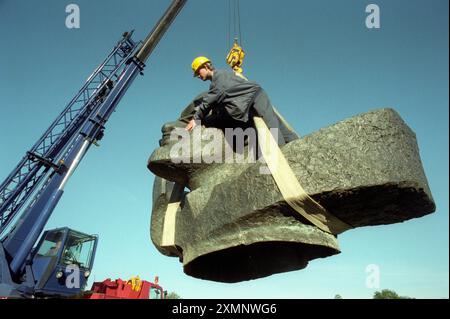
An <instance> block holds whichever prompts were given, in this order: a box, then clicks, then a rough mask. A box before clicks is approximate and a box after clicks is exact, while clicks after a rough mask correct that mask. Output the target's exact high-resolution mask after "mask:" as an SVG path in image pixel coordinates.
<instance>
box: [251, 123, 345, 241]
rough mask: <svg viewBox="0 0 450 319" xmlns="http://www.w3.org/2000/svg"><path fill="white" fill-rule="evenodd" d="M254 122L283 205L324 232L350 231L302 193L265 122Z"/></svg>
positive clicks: (338, 232)
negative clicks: (284, 202)
mask: <svg viewBox="0 0 450 319" xmlns="http://www.w3.org/2000/svg"><path fill="white" fill-rule="evenodd" d="M253 120H254V123H255V126H256V130H257V131H258V140H259V141H260V142H259V146H260V148H261V152H262V156H263V157H264V160H265V162H266V164H267V166H268V168H269V170H270V172H271V174H272V176H273V178H274V180H275V183H276V184H277V186H278V188H279V190H280V192H281V195H282V196H283V199H284V200H285V201H286V203H288V204H289V206H291V207H292V208H293V209H294V210H295V211H296V212H298V213H299V214H300V215H301V216H303V217H304V218H306V219H307V220H308V221H310V222H311V223H312V224H313V225H315V226H317V227H318V228H320V229H321V230H323V231H325V232H327V233H331V234H335V235H337V234H340V233H342V232H344V231H346V230H348V229H350V228H352V227H351V226H350V225H348V224H346V223H345V222H343V221H341V220H340V219H338V218H337V217H335V216H333V215H331V214H330V213H328V212H327V211H326V209H325V208H323V207H322V206H321V205H320V204H319V203H317V202H316V201H315V200H314V199H312V198H311V197H310V196H309V195H308V194H307V193H306V192H305V190H304V189H303V187H302V186H301V185H300V182H299V181H298V179H297V177H296V176H295V174H294V172H293V171H292V169H291V167H290V166H289V163H288V161H287V160H286V158H285V157H284V155H283V153H282V152H281V150H280V148H279V146H278V143H277V142H276V141H275V139H274V137H273V136H272V134H271V133H270V131H269V129H268V128H267V125H266V123H264V121H263V120H262V119H261V118H260V117H256V116H255V117H254V118H253Z"/></svg>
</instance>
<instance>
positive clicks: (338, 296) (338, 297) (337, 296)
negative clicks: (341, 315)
mask: <svg viewBox="0 0 450 319" xmlns="http://www.w3.org/2000/svg"><path fill="white" fill-rule="evenodd" d="M334 299H342V296H341V295H339V294H337V295H334Z"/></svg>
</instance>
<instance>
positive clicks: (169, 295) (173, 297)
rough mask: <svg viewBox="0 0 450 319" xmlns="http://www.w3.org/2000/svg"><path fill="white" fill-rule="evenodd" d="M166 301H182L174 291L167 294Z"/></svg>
mask: <svg viewBox="0 0 450 319" xmlns="http://www.w3.org/2000/svg"><path fill="white" fill-rule="evenodd" d="M166 299H181V297H180V296H179V295H178V294H177V293H176V292H174V291H172V292H170V293H168V294H167V296H166Z"/></svg>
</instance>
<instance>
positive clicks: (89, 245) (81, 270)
mask: <svg viewBox="0 0 450 319" xmlns="http://www.w3.org/2000/svg"><path fill="white" fill-rule="evenodd" d="M97 240H98V237H97V236H96V235H87V234H84V233H81V232H78V231H75V230H72V229H69V228H67V227H65V228H58V229H53V230H49V231H45V232H44V233H43V235H42V237H41V239H40V241H39V242H38V245H37V246H36V247H35V249H33V251H32V253H31V255H30V260H29V263H28V265H30V266H31V276H32V279H33V281H34V293H35V295H36V296H39V295H45V296H55V297H56V296H73V295H77V294H80V293H82V292H83V290H84V289H85V287H86V284H87V280H88V278H89V275H90V274H91V270H92V266H93V263H94V256H95V250H96V247H97ZM29 273H30V272H29V271H27V276H29V275H30V274H29ZM27 281H29V278H27Z"/></svg>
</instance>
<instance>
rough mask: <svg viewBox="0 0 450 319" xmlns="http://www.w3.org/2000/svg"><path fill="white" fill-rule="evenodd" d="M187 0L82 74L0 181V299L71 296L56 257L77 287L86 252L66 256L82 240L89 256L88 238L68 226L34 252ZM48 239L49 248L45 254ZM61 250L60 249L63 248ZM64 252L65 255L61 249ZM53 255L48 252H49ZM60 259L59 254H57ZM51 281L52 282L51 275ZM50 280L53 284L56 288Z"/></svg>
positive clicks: (50, 233)
mask: <svg viewBox="0 0 450 319" xmlns="http://www.w3.org/2000/svg"><path fill="white" fill-rule="evenodd" d="M186 1H187V0H173V1H172V3H171V5H170V6H169V8H168V9H167V10H166V12H165V13H164V15H163V16H162V17H161V18H160V20H159V21H158V23H157V24H156V26H155V27H154V29H153V30H152V31H151V32H150V34H149V35H148V36H147V38H146V39H145V41H144V42H134V41H133V40H132V33H133V32H130V33H128V32H127V33H125V34H124V35H123V37H122V38H121V39H120V41H119V42H118V44H117V45H116V46H115V47H114V48H113V50H112V51H111V52H110V54H109V55H108V56H107V58H106V59H105V60H104V61H103V62H102V63H101V64H100V66H99V67H98V68H97V69H96V70H95V71H94V72H93V73H92V74H91V76H89V78H88V80H87V81H86V83H85V84H84V85H83V87H82V88H81V89H80V91H79V92H78V93H77V94H76V95H75V97H74V98H73V99H72V100H71V101H70V102H69V104H68V105H67V107H66V108H65V109H64V111H63V112H62V113H61V114H60V115H59V116H58V117H57V119H56V120H55V121H54V122H53V123H52V125H51V126H50V127H49V129H48V130H47V131H46V132H45V133H44V134H43V136H42V137H41V138H40V139H39V140H38V141H37V143H36V144H35V145H34V146H33V147H32V148H31V149H30V151H28V152H27V153H26V155H25V157H24V158H23V159H22V160H21V162H20V163H19V164H18V165H17V166H16V168H15V169H14V170H13V171H12V172H11V174H10V175H9V176H8V177H7V178H6V180H5V181H4V182H3V183H2V184H1V185H0V235H1V236H3V237H2V239H1V242H0V296H5V295H6V296H29V295H35V294H36V293H39V294H42V295H73V294H77V293H79V289H78V290H76V289H75V290H73V289H72V290H70V289H69V290H68V288H67V287H66V286H67V285H66V286H64V285H61V280H60V279H61V278H63V277H64V274H63V273H62V272H61V269H63V268H62V265H61V263H62V261H64V260H66V263H65V264H66V265H67V264H68V262H67V260H69V261H70V260H72V262H77V266H80V267H81V268H82V269H83V274H84V276H80V277H86V278H81V279H82V280H83V283H84V284H85V282H86V280H87V277H88V275H87V276H86V274H89V273H90V270H91V268H92V263H93V256H92V258H91V257H90V258H89V260H85V261H84V262H83V263H82V262H80V260H77V259H74V258H73V255H74V252H78V253H79V254H81V251H82V250H83V247H85V246H86V245H85V244H86V243H92V242H94V244H93V245H91V246H90V247H91V250H92V249H93V250H94V252H92V251H91V252H90V253H89V254H88V255H89V256H90V255H93V254H95V247H96V237H95V236H89V235H85V234H82V233H79V232H75V231H72V230H70V229H68V228H64V229H57V230H54V231H47V232H45V233H44V234H43V236H42V238H41V240H40V241H39V244H38V245H37V247H36V248H35V249H33V247H35V245H36V243H37V242H38V239H39V236H40V234H41V233H42V231H43V230H44V227H45V225H46V223H47V221H48V219H49V218H50V216H51V214H52V212H53V210H54V208H55V207H56V205H57V204H58V202H59V199H60V198H61V196H62V195H63V193H64V187H65V185H66V184H67V181H68V180H69V178H70V177H71V176H72V174H73V172H74V171H75V169H76V168H77V166H78V164H79V163H80V161H81V160H82V159H83V157H84V156H85V154H86V152H87V151H88V150H89V148H90V147H91V145H92V144H94V143H96V141H98V140H100V139H101V138H102V137H103V132H104V129H105V124H106V122H107V121H108V119H109V117H110V116H111V114H112V113H113V112H114V110H115V109H116V107H117V105H118V104H119V102H120V100H121V98H122V97H123V96H124V94H125V93H126V91H127V90H128V88H129V87H130V86H131V84H132V83H133V81H134V79H135V78H136V77H137V75H138V74H140V73H141V74H142V71H143V70H144V68H145V62H146V60H147V58H148V57H149V55H150V54H151V53H152V51H153V49H154V48H155V47H156V45H157V44H158V42H159V40H160V39H161V38H162V36H163V35H164V33H165V31H166V30H167V29H168V27H169V26H170V24H171V23H172V22H173V20H174V19H175V17H176V16H177V15H178V13H179V12H180V10H181V9H182V7H183V6H184V5H185V3H186ZM50 244H54V245H55V247H57V250H56V251H57V252H56V253H55V254H53V253H48V256H47V253H45V252H44V251H43V249H44V248H43V247H44V246H45V245H50ZM64 249H65V251H63V250H64ZM71 250H72V253H71V255H72V257H71V258H69V259H68V258H66V257H64V256H65V253H66V251H69V252H70V251H71ZM52 254H53V255H52ZM64 258H66V259H64ZM51 274H54V277H55V278H56V279H58V280H57V282H56V283H55V282H54V281H55V280H53V279H55V278H53V276H52V275H51ZM58 283H59V284H60V285H59V286H58Z"/></svg>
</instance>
